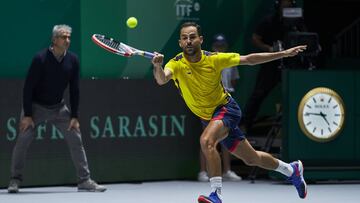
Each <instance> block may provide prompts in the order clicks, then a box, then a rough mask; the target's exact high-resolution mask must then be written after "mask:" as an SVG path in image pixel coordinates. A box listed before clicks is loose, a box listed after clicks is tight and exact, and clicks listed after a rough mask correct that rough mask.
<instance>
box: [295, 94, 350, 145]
mask: <svg viewBox="0 0 360 203" xmlns="http://www.w3.org/2000/svg"><path fill="white" fill-rule="evenodd" d="M344 118H345V113H344V103H343V100H342V99H341V97H340V96H339V95H338V94H337V93H336V92H335V91H333V90H331V89H329V88H325V87H318V88H315V89H313V90H311V91H309V92H308V93H307V94H306V95H305V96H304V97H303V99H302V100H301V102H300V105H299V111H298V120H299V125H300V128H301V130H302V131H303V132H304V133H305V135H307V136H308V137H309V138H310V139H312V140H315V141H319V142H327V141H330V140H332V139H334V138H335V137H336V136H337V135H338V134H339V132H340V131H341V129H342V128H343V124H344Z"/></svg>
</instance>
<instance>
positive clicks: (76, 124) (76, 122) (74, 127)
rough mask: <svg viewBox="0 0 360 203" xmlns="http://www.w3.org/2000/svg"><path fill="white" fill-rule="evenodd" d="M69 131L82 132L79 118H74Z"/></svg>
mask: <svg viewBox="0 0 360 203" xmlns="http://www.w3.org/2000/svg"><path fill="white" fill-rule="evenodd" d="M68 130H69V131H70V130H76V131H78V132H80V123H79V120H78V119H77V118H72V119H71V121H70V124H69V128H68Z"/></svg>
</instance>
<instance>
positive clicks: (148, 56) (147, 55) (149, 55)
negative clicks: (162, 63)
mask: <svg viewBox="0 0 360 203" xmlns="http://www.w3.org/2000/svg"><path fill="white" fill-rule="evenodd" d="M154 56H155V54H153V53H151V52H147V51H144V57H146V58H148V59H152V58H154Z"/></svg>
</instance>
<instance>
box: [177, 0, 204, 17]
mask: <svg viewBox="0 0 360 203" xmlns="http://www.w3.org/2000/svg"><path fill="white" fill-rule="evenodd" d="M175 8H176V16H177V19H178V20H199V18H198V17H197V15H196V13H197V12H199V11H200V3H199V2H195V1H193V0H176V1H175Z"/></svg>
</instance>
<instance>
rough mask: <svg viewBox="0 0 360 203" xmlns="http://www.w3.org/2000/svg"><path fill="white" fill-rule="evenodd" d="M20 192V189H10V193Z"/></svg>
mask: <svg viewBox="0 0 360 203" xmlns="http://www.w3.org/2000/svg"><path fill="white" fill-rule="evenodd" d="M18 192H19V190H8V193H12V194H14V193H18Z"/></svg>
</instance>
